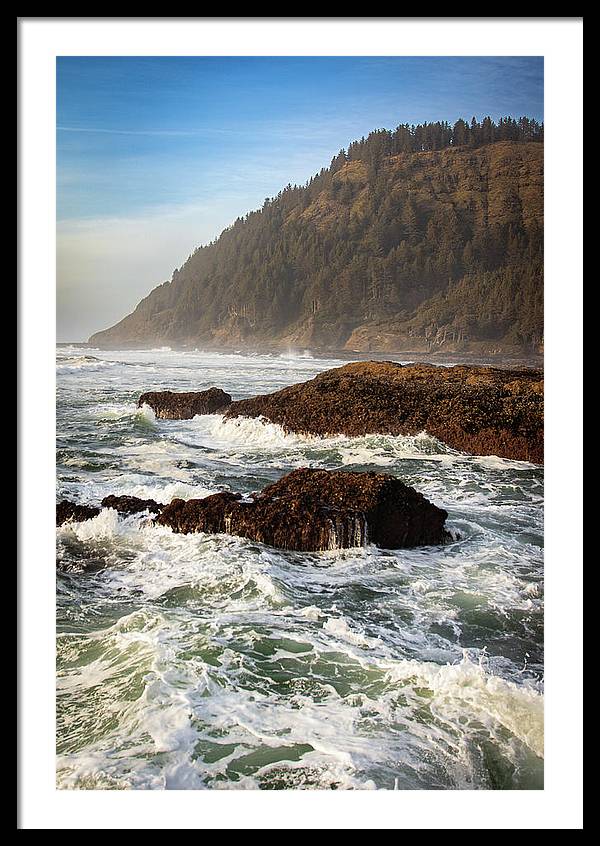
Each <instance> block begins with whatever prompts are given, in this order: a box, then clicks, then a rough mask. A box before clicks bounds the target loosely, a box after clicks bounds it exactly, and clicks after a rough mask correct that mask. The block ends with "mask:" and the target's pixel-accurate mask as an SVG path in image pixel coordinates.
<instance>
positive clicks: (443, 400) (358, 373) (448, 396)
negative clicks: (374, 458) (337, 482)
mask: <svg viewBox="0 0 600 846" xmlns="http://www.w3.org/2000/svg"><path fill="white" fill-rule="evenodd" d="M225 415H226V416H227V417H240V416H244V417H264V418H266V419H267V420H269V421H270V422H271V423H278V424H279V425H281V426H283V428H284V429H285V430H286V431H288V432H297V433H302V434H312V435H322V436H323V435H337V434H343V435H350V436H356V435H367V434H387V435H416V434H418V433H419V432H422V431H427V432H428V433H429V434H430V435H433V436H434V437H436V438H438V439H439V440H441V441H443V442H444V443H446V444H447V445H448V446H450V447H452V448H454V449H457V450H461V451H464V452H470V453H474V454H479V455H499V456H502V457H504V458H512V459H517V460H522V461H533V462H535V463H538V464H541V463H542V462H543V460H544V443H543V439H544V388H543V374H542V372H541V371H539V370H527V369H521V370H504V369H499V368H494V367H471V366H466V365H456V366H454V367H441V366H436V365H433V364H410V365H401V364H397V363H396V362H391V361H381V362H377V361H368V362H353V363H351V364H347V365H345V366H344V367H339V368H336V369H334V370H328V371H326V372H325V373H321V374H320V375H319V376H317V377H316V378H314V379H312V380H310V381H309V382H303V383H301V384H298V385H291V386H290V387H288V388H283V389H282V390H280V391H277V392H276V393H273V394H267V395H264V396H258V397H252V398H250V399H245V400H238V401H236V402H232V403H231V405H230V406H229V407H228V408H227V410H226V411H225Z"/></svg>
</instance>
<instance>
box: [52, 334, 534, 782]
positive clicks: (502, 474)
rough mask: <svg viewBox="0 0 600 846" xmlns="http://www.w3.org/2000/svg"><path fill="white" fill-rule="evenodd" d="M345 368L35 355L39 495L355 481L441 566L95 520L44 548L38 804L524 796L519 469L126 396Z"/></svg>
mask: <svg viewBox="0 0 600 846" xmlns="http://www.w3.org/2000/svg"><path fill="white" fill-rule="evenodd" d="M343 363H345V362H342V361H338V360H334V359H325V358H316V357H312V356H311V355H310V354H309V353H300V354H299V353H293V352H290V353H289V354H282V355H277V354H273V355H243V354H233V353H232V354H224V353H222V354H217V353H208V352H202V351H195V352H178V351H172V350H170V349H168V348H164V349H155V350H133V351H132V350H129V351H124V350H116V351H110V352H106V351H100V350H95V349H90V348H89V347H87V346H77V345H73V346H59V347H58V348H57V361H56V372H57V499H62V498H68V499H72V500H75V501H77V502H80V503H90V504H96V505H97V504H99V502H100V500H101V499H102V497H104V496H106V495H108V494H110V493H114V494H131V495H134V496H138V497H142V498H153V499H156V500H158V501H160V502H169V501H170V500H171V499H172V498H173V497H183V498H192V497H202V496H206V495H208V494H211V493H215V492H217V491H222V490H231V491H239V492H241V493H243V494H248V493H250V492H252V491H256V490H259V489H261V488H263V487H264V486H265V485H266V484H268V483H270V482H272V481H274V480H276V479H278V478H280V477H281V476H282V475H284V474H285V473H287V472H288V471H289V470H292V469H294V468H297V467H307V466H310V467H319V468H327V469H336V468H343V469H348V470H379V471H383V472H386V473H393V474H394V475H397V476H398V477H400V478H401V479H402V480H403V481H405V482H406V483H408V484H410V485H413V486H414V487H415V488H416V489H417V490H419V491H421V492H422V493H423V494H425V496H427V497H428V499H430V500H431V501H432V502H434V503H435V504H436V505H439V506H441V507H443V508H445V509H446V510H447V511H448V513H449V518H448V523H447V525H448V528H449V529H450V530H451V532H452V533H453V534H454V535H459V539H458V540H456V541H454V542H452V543H450V544H448V545H446V546H444V547H425V548H419V549H412V550H397V551H390V550H383V549H377V548H376V547H374V546H369V547H367V548H365V549H352V550H342V551H328V552H322V553H294V552H283V551H279V550H276V549H272V548H269V547H266V546H262V545H261V544H259V543H255V542H252V541H249V540H245V539H242V538H235V537H231V536H227V535H214V536H209V535H202V534H198V535H176V534H173V533H172V532H171V530H170V529H168V528H163V527H154V526H152V525H150V523H149V520H148V518H147V516H144V515H132V516H129V517H119V516H117V514H116V512H114V511H112V510H109V509H104V510H102V511H101V513H100V514H99V515H98V516H97V517H95V518H94V519H92V520H89V521H86V522H82V523H71V524H65V525H64V526H62V527H60V528H58V529H57V581H56V588H57V594H56V596H57V599H56V613H57V738H56V744H57V786H58V787H59V788H66V789H69V788H71V789H73V788H74V789H132V788H133V789H384V790H393V789H399V790H411V789H418V790H423V789H425V790H444V789H450V790H456V789H467V790H473V789H484V790H485V789H508V790H514V789H540V788H542V787H543V709H544V697H543V613H544V604H543V603H544V600H543V597H544V585H543V468H542V467H539V466H536V465H533V464H529V463H526V462H518V461H509V460H506V459H501V458H497V457H493V456H487V457H478V456H468V455H464V454H461V453H458V452H455V451H453V450H451V449H449V448H448V447H446V446H445V445H443V444H442V443H440V442H439V441H437V440H435V439H433V438H431V437H429V436H428V435H427V434H426V433H421V434H419V435H417V436H414V437H386V436H380V435H369V436H366V437H358V438H347V437H341V436H339V437H331V438H326V439H324V438H315V437H302V436H298V435H290V434H286V433H285V432H284V431H283V430H282V429H280V428H279V427H278V426H274V425H272V424H268V423H264V422H262V421H260V420H248V419H239V420H228V421H224V420H223V418H222V417H221V416H219V415H208V416H204V417H196V418H194V419H193V420H157V419H155V417H154V415H153V413H152V412H151V410H150V409H148V408H143V409H138V408H137V400H138V397H139V395H140V394H141V393H142V392H143V391H147V390H165V389H172V390H175V391H186V390H204V389H206V388H209V387H211V386H213V385H214V386H217V387H221V388H223V389H224V390H225V391H227V392H228V393H230V394H231V395H232V396H233V398H234V399H241V398H243V397H249V396H252V395H255V394H260V393H266V392H270V391H274V390H277V389H279V388H281V387H283V386H285V385H289V384H293V383H295V382H300V381H304V380H307V379H310V378H312V377H313V376H315V375H317V374H318V373H320V372H322V371H324V370H327V369H330V368H332V367H336V366H340V365H341V364H343Z"/></svg>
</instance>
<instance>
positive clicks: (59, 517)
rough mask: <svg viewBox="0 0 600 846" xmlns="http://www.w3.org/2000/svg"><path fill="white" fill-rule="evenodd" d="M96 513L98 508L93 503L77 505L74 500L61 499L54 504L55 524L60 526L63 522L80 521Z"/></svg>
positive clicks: (98, 510)
mask: <svg viewBox="0 0 600 846" xmlns="http://www.w3.org/2000/svg"><path fill="white" fill-rule="evenodd" d="M98 514H100V509H99V508H96V506H94V505H78V504H77V503H76V502H70V501H69V500H68V499H63V500H62V501H61V502H58V503H57V504H56V525H57V526H62V524H63V523H67V522H69V521H72V522H74V523H80V522H81V521H82V520H91V518H92V517H96V516H97V515H98Z"/></svg>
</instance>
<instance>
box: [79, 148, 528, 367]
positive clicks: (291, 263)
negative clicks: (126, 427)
mask: <svg viewBox="0 0 600 846" xmlns="http://www.w3.org/2000/svg"><path fill="white" fill-rule="evenodd" d="M361 150H362V148H360V149H359V150H358V152H357V153H356V155H362V156H364V158H363V159H361V158H352V159H349V158H348V157H347V156H344V157H342V158H341V159H340V157H337V159H336V160H334V163H332V166H331V168H330V169H329V170H326V171H322V172H321V174H319V175H318V176H317V177H316V178H315V179H314V180H311V182H310V183H309V184H307V185H306V186H304V187H296V186H294V187H291V186H288V188H287V189H286V190H285V191H283V192H281V193H280V194H279V195H278V197H277V198H275V199H274V200H271V201H268V202H266V203H265V205H264V206H263V208H262V209H260V210H259V211H257V212H253V213H252V214H250V215H248V216H246V217H245V218H244V219H239V220H238V221H236V222H235V224H234V225H233V226H232V227H230V228H229V229H227V230H225V232H223V233H222V235H221V237H220V238H219V239H218V241H216V242H215V243H213V244H211V245H209V246H208V247H203V248H200V249H198V250H197V251H196V252H195V253H194V254H193V255H192V256H190V258H189V259H188V260H187V261H186V263H185V264H184V265H183V266H182V267H181V268H180V269H178V270H177V271H175V273H174V274H173V277H172V279H171V280H170V281H169V282H165V283H164V284H162V285H160V286H159V287H158V288H156V289H155V290H154V291H152V293H151V294H150V295H149V296H148V297H146V298H145V299H144V300H142V301H141V302H140V304H139V305H138V306H137V308H136V309H135V311H134V312H133V313H132V314H130V315H128V316H127V317H125V318H124V319H123V320H122V321H120V323H118V324H117V325H116V326H113V327H112V328H110V329H107V330H105V331H103V332H98V333H97V334H95V335H93V336H92V338H90V342H91V343H93V344H95V345H98V346H102V347H106V346H108V347H110V346H112V347H115V346H136V345H137V346H146V345H160V344H164V343H167V344H170V345H182V346H186V345H192V346H196V345H198V344H205V345H213V346H224V347H227V346H232V345H233V346H237V347H248V348H260V347H265V346H281V347H288V346H301V347H312V348H330V349H341V348H343V347H346V348H348V349H353V350H396V351H400V350H405V351H419V352H430V351H432V350H433V351H435V350H440V349H441V350H446V351H451V350H454V351H468V350H473V351H476V352H478V353H494V352H498V351H502V350H509V351H513V350H523V349H528V350H539V348H540V345H541V343H542V338H543V255H542V252H543V245H542V232H543V143H541V142H530V143H521V142H513V141H501V142H497V143H492V144H487V145H484V146H480V147H478V148H476V149H470V148H466V147H465V148H453V147H448V148H446V149H442V150H437V151H428V152H409V153H401V154H398V155H386V154H380V155H375V154H374V153H372V154H369V156H367V154H366V153H365V152H364V151H362V152H361Z"/></svg>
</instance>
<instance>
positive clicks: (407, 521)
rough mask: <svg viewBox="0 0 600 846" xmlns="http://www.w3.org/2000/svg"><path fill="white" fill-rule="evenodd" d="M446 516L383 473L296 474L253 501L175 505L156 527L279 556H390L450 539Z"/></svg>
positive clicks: (222, 497)
mask: <svg viewBox="0 0 600 846" xmlns="http://www.w3.org/2000/svg"><path fill="white" fill-rule="evenodd" d="M447 516H448V515H447V513H446V512H445V511H444V510H443V509H441V508H437V506H435V505H432V503H430V502H429V501H428V500H427V499H425V497H424V496H423V495H422V494H420V493H418V492H417V491H416V490H414V488H411V487H408V486H407V485H405V484H404V483H403V482H401V481H400V479H397V478H396V477H395V476H390V475H387V474H383V473H351V472H346V471H331V470H310V469H301V470H295V471H293V472H292V473H289V474H288V475H287V476H284V477H283V478H282V479H280V480H279V481H278V482H275V483H274V484H272V485H269V486H268V487H266V488H265V489H264V490H263V491H261V492H260V493H259V494H256V495H255V496H254V497H253V498H252V499H251V500H249V501H244V500H242V499H241V497H240V496H239V495H236V494H230V493H221V494H215V495H213V496H209V497H206V498H205V499H196V500H188V501H187V502H185V501H184V500H181V499H174V500H173V501H172V502H171V504H170V505H168V506H166V507H165V508H164V509H163V511H162V512H161V514H160V515H159V517H158V518H157V522H158V523H160V524H161V525H165V526H170V527H171V528H172V529H173V531H175V532H227V533H229V534H232V535H239V536H241V537H245V538H250V539H251V540H255V541H260V542H261V543H265V544H268V545H269V546H275V547H278V548H279V549H292V550H300V551H313V550H325V549H347V548H351V547H360V546H365V545H366V544H367V543H375V544H377V545H378V546H382V547H386V548H388V549H399V548H402V547H412V546H422V545H428V544H440V543H444V542H445V541H446V540H448V539H449V534H448V533H447V532H446V530H445V529H444V522H445V520H446V517H447Z"/></svg>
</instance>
